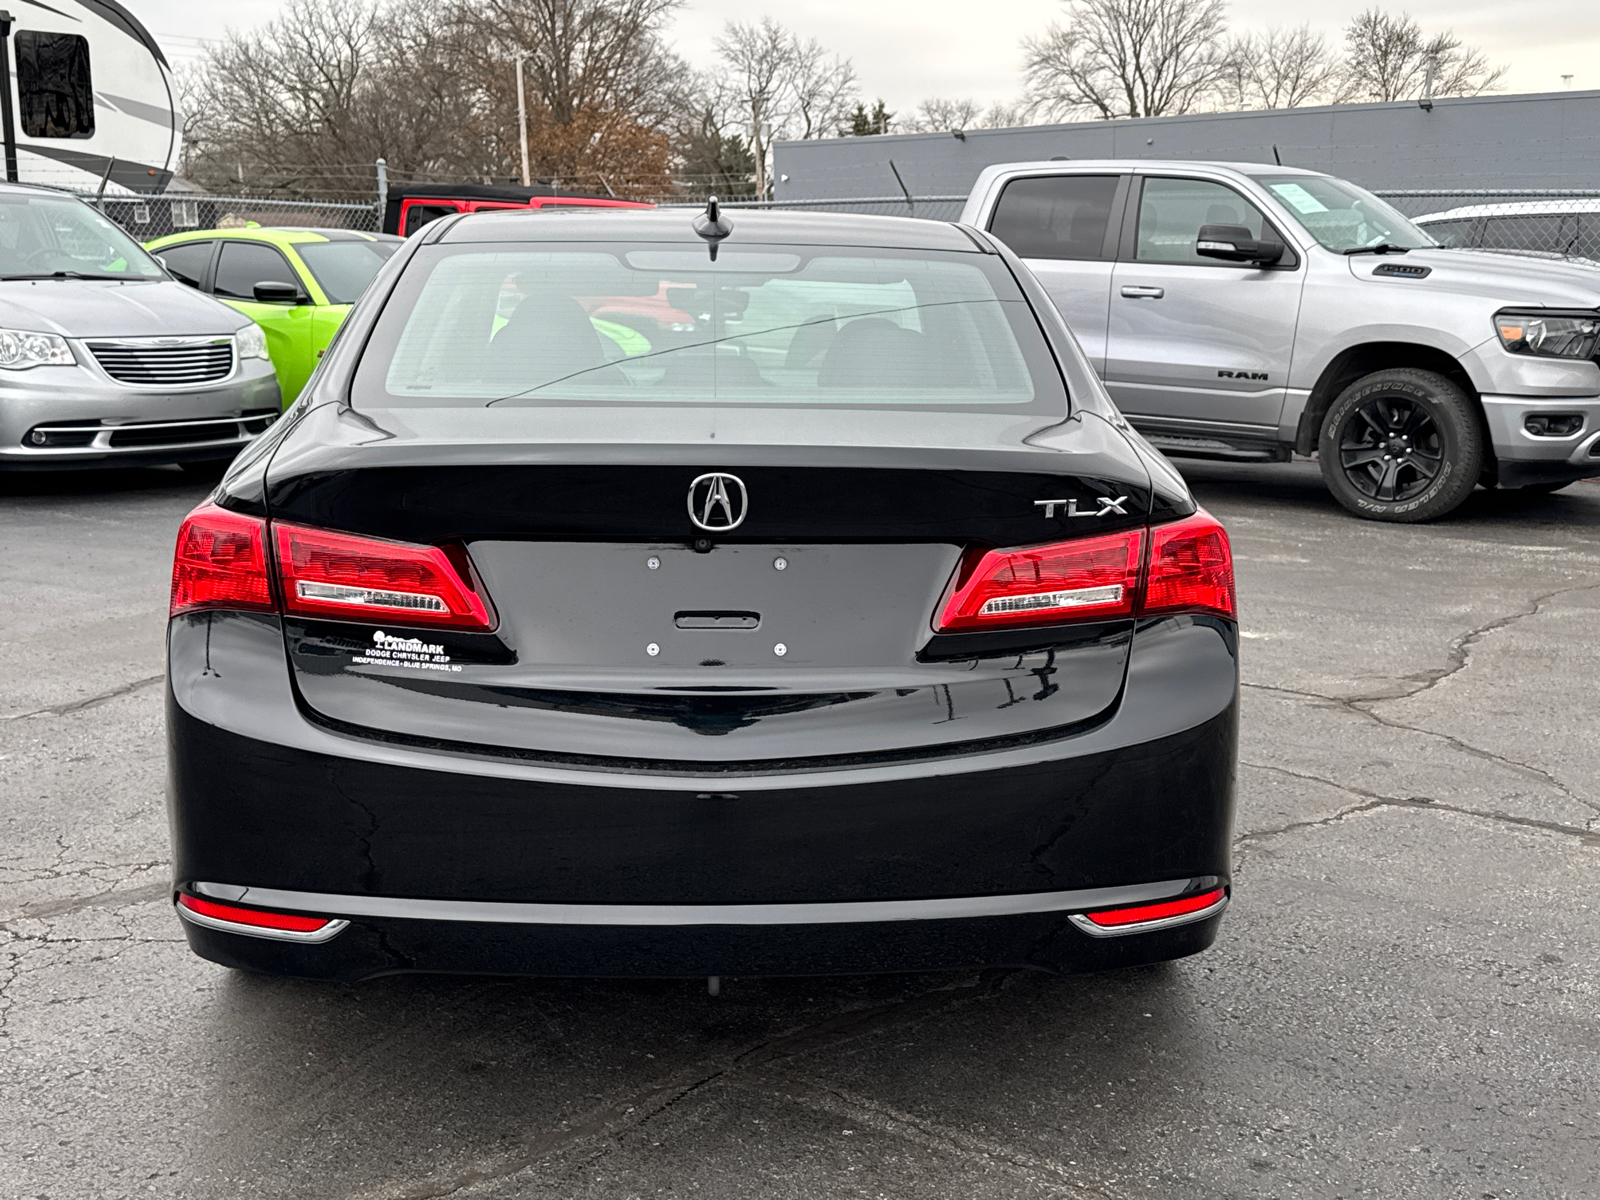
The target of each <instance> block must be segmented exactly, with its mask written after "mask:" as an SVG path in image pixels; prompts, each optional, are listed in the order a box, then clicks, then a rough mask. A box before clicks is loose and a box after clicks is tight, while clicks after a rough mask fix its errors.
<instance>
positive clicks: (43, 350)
mask: <svg viewBox="0 0 1600 1200" xmlns="http://www.w3.org/2000/svg"><path fill="white" fill-rule="evenodd" d="M75 361H76V360H75V359H74V358H73V357H72V351H71V350H70V349H68V347H67V339H66V338H64V337H57V336H56V335H55V334H53V333H29V332H28V331H27V330H25V329H0V367H3V368H4V369H6V370H8V371H26V370H27V369H28V368H29V367H70V366H71V365H72V364H73V363H74V362H75Z"/></svg>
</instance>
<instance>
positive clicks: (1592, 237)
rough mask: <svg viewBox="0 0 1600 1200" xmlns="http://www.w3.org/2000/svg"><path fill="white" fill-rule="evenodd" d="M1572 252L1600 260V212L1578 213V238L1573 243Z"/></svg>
mask: <svg viewBox="0 0 1600 1200" xmlns="http://www.w3.org/2000/svg"><path fill="white" fill-rule="evenodd" d="M1572 253H1573V254H1576V255H1577V256H1578V257H1580V258H1592V259H1597V260H1600V212H1586V213H1580V214H1579V215H1578V240H1577V241H1575V242H1573V244H1572Z"/></svg>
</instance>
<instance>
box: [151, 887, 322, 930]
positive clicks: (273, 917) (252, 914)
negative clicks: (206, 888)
mask: <svg viewBox="0 0 1600 1200" xmlns="http://www.w3.org/2000/svg"><path fill="white" fill-rule="evenodd" d="M178 904H179V905H181V906H182V907H183V908H187V909H188V910H189V911H190V912H192V913H199V914H200V915H201V916H202V917H210V918H212V919H213V920H216V921H232V922H233V923H234V924H235V925H251V926H254V927H255V928H257V929H276V930H279V931H280V932H283V933H316V932H317V931H318V930H319V929H326V928H327V927H328V926H329V925H331V924H332V923H333V918H332V917H306V916H301V915H300V914H299V913H275V912H262V911H261V910H260V909H256V908H238V907H236V906H234V905H232V904H218V903H217V902H216V901H215V900H202V899H201V898H200V897H199V896H189V895H184V894H181V893H180V894H179V896H178Z"/></svg>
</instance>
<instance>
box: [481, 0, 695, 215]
mask: <svg viewBox="0 0 1600 1200" xmlns="http://www.w3.org/2000/svg"><path fill="white" fill-rule="evenodd" d="M681 2H682V0H457V3H456V6H455V8H454V10H453V15H454V22H455V26H456V27H457V28H458V29H459V30H460V31H461V32H462V34H463V36H464V37H465V38H466V39H467V40H468V41H469V42H470V43H471V45H472V47H473V49H472V51H471V52H470V53H468V54H465V55H464V56H463V58H464V60H465V61H466V62H470V63H472V64H473V65H474V66H475V67H476V70H475V71H474V72H461V73H462V74H463V75H464V76H469V77H471V76H475V77H476V79H477V80H478V81H479V82H478V87H479V89H480V90H481V93H482V103H481V107H482V108H483V109H484V111H485V112H486V113H488V114H492V120H490V121H489V122H488V125H489V128H486V129H485V130H484V135H483V136H485V137H486V138H487V139H488V140H490V141H491V142H492V143H493V144H494V145H496V146H497V147H498V148H499V149H500V151H501V153H502V154H503V156H504V158H505V161H507V162H508V163H510V162H514V161H515V160H516V159H517V158H518V157H520V148H519V147H518V145H517V143H518V140H519V138H520V132H519V130H518V122H517V117H516V113H517V93H516V60H517V59H518V58H521V59H522V60H523V64H524V75H525V79H526V87H527V92H528V108H529V114H528V125H529V130H528V144H529V157H530V159H531V162H532V167H533V171H534V174H536V175H537V176H539V177H540V178H542V179H546V180H550V181H553V182H560V183H562V184H564V185H566V186H569V187H579V188H583V189H585V190H590V191H597V192H602V193H604V192H610V193H611V194H613V195H630V196H648V195H656V194H659V193H662V192H665V191H667V190H668V189H669V187H670V177H669V142H670V137H669V131H670V130H671V129H673V128H675V127H676V126H677V125H679V124H681V123H682V122H683V119H684V117H685V114H686V113H688V112H689V111H691V110H692V109H693V107H694V103H695V93H694V79H693V73H692V72H691V71H690V70H689V68H688V67H687V66H686V65H685V64H684V63H683V61H682V60H681V59H679V58H678V57H677V55H675V54H673V53H672V52H671V50H670V49H669V48H668V47H667V45H666V42H665V37H664V26H665V23H666V22H667V21H668V20H669V19H670V18H671V16H672V14H673V12H674V11H675V10H676V9H677V8H678V7H679V5H680V4H681ZM458 69H459V64H458Z"/></svg>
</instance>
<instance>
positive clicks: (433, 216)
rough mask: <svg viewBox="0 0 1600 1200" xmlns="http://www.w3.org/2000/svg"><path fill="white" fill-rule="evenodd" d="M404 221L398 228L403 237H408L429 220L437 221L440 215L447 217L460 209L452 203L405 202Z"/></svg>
mask: <svg viewBox="0 0 1600 1200" xmlns="http://www.w3.org/2000/svg"><path fill="white" fill-rule="evenodd" d="M405 207H406V223H405V227H404V228H403V229H401V230H400V233H401V234H402V236H404V237H410V236H411V235H412V234H413V233H415V232H416V231H417V230H419V229H421V228H422V227H423V226H424V225H426V224H427V223H428V222H429V221H437V220H438V219H439V218H440V217H448V216H450V215H451V214H452V213H458V212H460V211H461V210H460V209H459V208H457V207H456V206H455V205H454V204H412V203H409V202H408V203H407V204H406V206H405Z"/></svg>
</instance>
